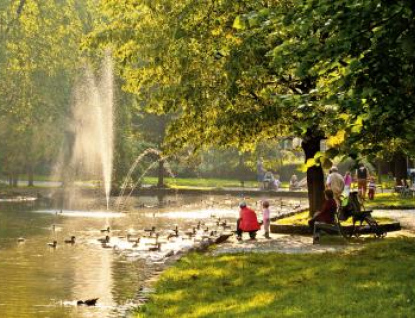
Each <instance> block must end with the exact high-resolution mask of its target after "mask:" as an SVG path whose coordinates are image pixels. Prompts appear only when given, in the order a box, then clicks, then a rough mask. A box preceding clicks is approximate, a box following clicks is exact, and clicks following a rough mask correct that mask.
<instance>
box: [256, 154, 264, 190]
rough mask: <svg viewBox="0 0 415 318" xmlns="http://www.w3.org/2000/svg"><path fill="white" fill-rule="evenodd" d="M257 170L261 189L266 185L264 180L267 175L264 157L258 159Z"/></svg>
mask: <svg viewBox="0 0 415 318" xmlns="http://www.w3.org/2000/svg"><path fill="white" fill-rule="evenodd" d="M256 170H257V180H258V187H259V189H260V190H261V189H262V187H263V185H264V184H263V182H264V176H265V169H264V164H263V162H262V157H261V158H259V159H258V162H257V165H256Z"/></svg>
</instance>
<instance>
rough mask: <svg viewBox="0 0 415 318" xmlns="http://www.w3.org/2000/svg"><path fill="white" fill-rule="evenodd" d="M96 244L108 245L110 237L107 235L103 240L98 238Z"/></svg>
mask: <svg viewBox="0 0 415 318" xmlns="http://www.w3.org/2000/svg"><path fill="white" fill-rule="evenodd" d="M98 242H101V243H109V242H110V237H109V236H108V235H107V236H106V237H104V238H99V239H98Z"/></svg>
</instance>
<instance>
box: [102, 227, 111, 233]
mask: <svg viewBox="0 0 415 318" xmlns="http://www.w3.org/2000/svg"><path fill="white" fill-rule="evenodd" d="M110 231H111V228H110V227H109V226H108V227H107V228H106V229H102V230H101V233H105V232H107V233H109V232H110Z"/></svg>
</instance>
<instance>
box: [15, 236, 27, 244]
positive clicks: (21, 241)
mask: <svg viewBox="0 0 415 318" xmlns="http://www.w3.org/2000/svg"><path fill="white" fill-rule="evenodd" d="M25 241H26V239H25V238H24V237H19V238H18V239H17V242H18V243H24V242H25Z"/></svg>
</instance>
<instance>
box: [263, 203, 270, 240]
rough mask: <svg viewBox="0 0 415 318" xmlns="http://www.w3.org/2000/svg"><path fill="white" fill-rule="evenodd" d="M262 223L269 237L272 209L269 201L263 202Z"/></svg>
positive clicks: (266, 235)
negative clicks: (270, 209)
mask: <svg viewBox="0 0 415 318" xmlns="http://www.w3.org/2000/svg"><path fill="white" fill-rule="evenodd" d="M262 225H263V226H264V232H265V234H264V236H265V238H267V239H269V238H270V237H269V225H270V211H269V202H268V201H264V202H262Z"/></svg>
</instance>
